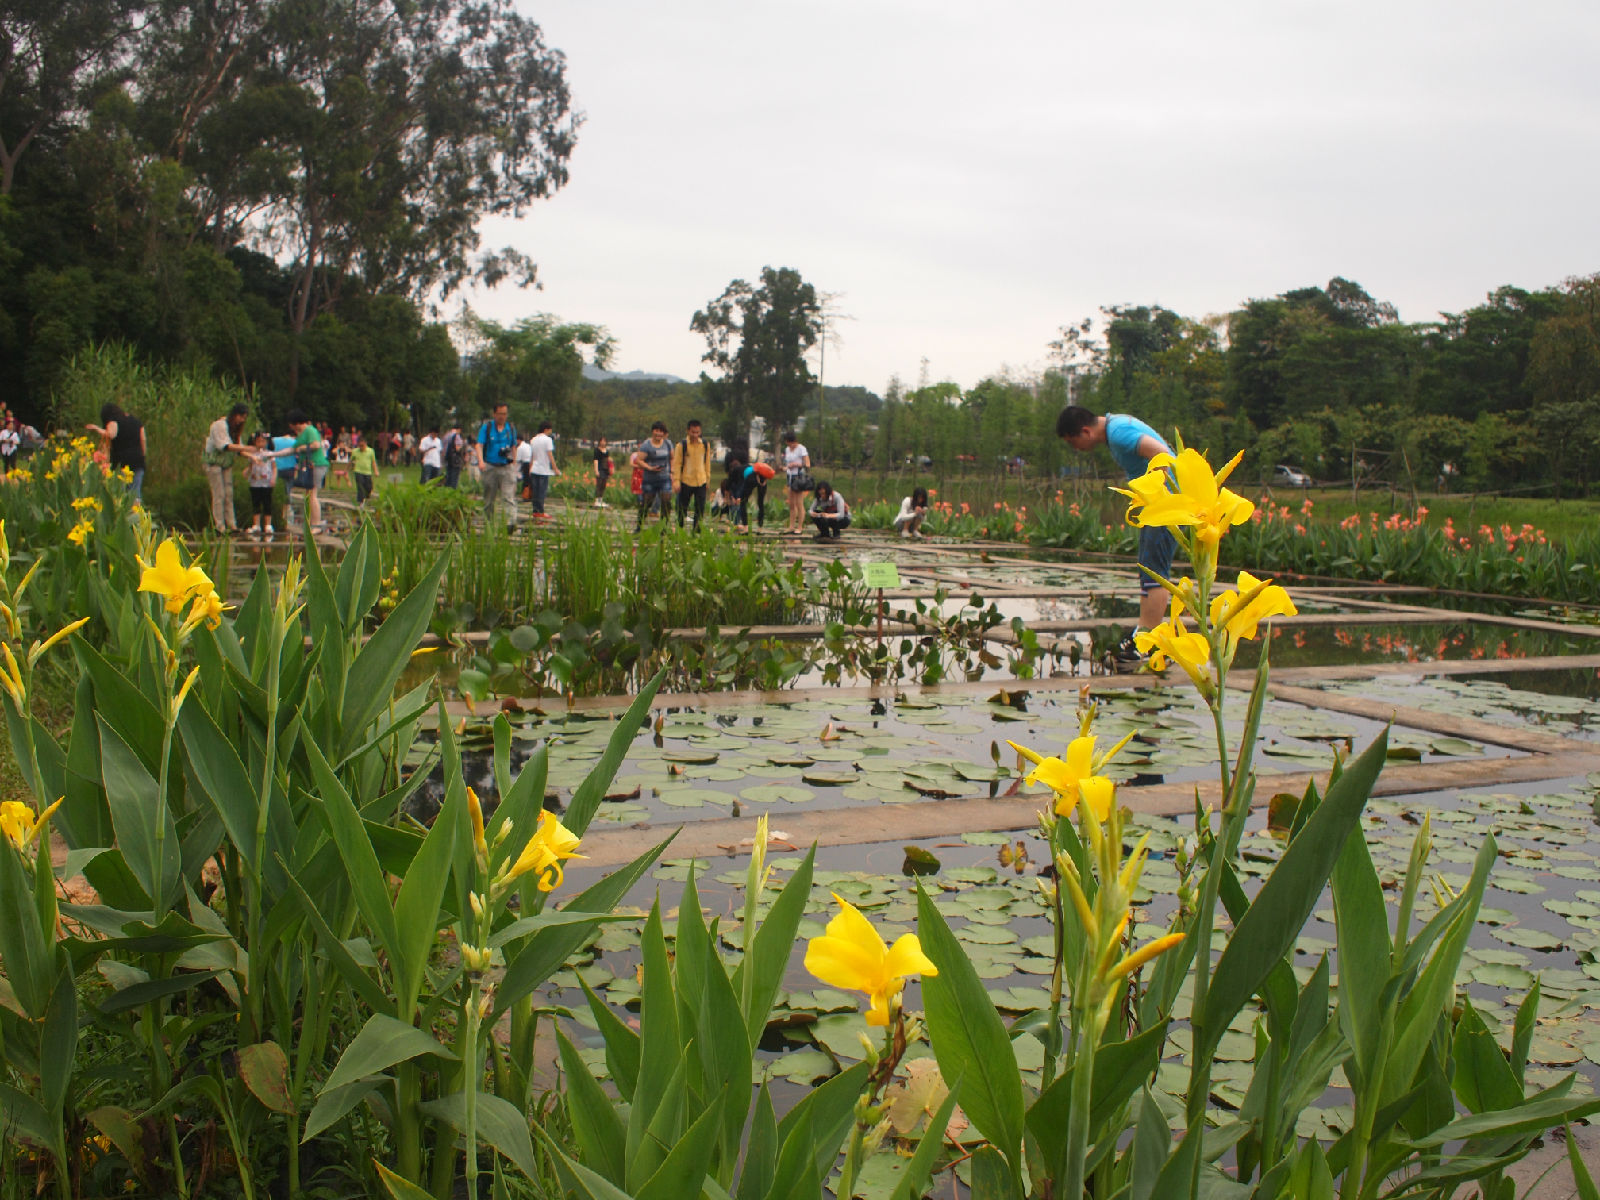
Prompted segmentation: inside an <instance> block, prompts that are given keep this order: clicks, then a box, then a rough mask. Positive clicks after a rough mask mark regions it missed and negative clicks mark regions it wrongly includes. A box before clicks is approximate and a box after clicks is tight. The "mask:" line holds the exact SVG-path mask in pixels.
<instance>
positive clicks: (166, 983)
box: [99, 971, 222, 1017]
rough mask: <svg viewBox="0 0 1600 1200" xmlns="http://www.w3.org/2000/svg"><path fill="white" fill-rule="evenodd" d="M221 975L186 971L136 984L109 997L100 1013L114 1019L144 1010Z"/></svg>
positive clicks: (219, 972) (103, 1003)
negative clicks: (154, 1001)
mask: <svg viewBox="0 0 1600 1200" xmlns="http://www.w3.org/2000/svg"><path fill="white" fill-rule="evenodd" d="M220 974H222V972H221V971H185V972H184V973H183V974H181V975H172V976H169V977H167V978H166V979H151V980H148V981H147V982H145V983H136V984H133V985H132V986H131V987H125V988H123V989H122V990H121V991H117V992H113V993H112V994H111V995H110V996H108V997H107V998H106V999H105V1000H104V1001H102V1002H101V1004H100V1006H99V1007H100V1013H101V1015H102V1016H107V1017H112V1016H115V1015H116V1014H117V1013H122V1012H128V1011H129V1010H131V1009H135V1008H142V1007H143V1006H144V1005H146V1004H149V1003H150V1002H151V1001H152V1000H160V999H162V998H163V997H165V996H176V995H178V994H179V993H180V992H187V991H188V990H189V989H190V988H195V987H199V986H200V985H201V984H202V983H206V982H208V981H210V980H212V979H215V978H216V977H217V976H218V975H220Z"/></svg>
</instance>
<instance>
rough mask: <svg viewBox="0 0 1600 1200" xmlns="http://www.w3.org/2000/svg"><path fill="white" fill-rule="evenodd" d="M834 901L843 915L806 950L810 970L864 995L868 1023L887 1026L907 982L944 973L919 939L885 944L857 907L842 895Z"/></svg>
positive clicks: (830, 983) (911, 937)
mask: <svg viewBox="0 0 1600 1200" xmlns="http://www.w3.org/2000/svg"><path fill="white" fill-rule="evenodd" d="M833 898H834V899H835V900H837V901H838V902H839V915H838V916H836V917H834V918H833V920H831V921H829V922H828V928H827V930H826V931H825V932H824V933H823V934H822V936H821V937H815V938H812V939H811V944H810V945H808V946H807V947H806V970H808V971H810V972H811V973H812V974H813V975H815V976H816V977H817V978H818V979H820V980H822V982H823V983H825V984H827V985H828V986H829V987H836V988H844V989H845V990H847V991H851V992H865V993H866V994H867V997H868V999H869V1004H868V1007H867V1024H868V1025H887V1024H888V1023H889V1006H890V1003H891V1002H892V1001H897V1000H898V998H899V995H900V990H901V989H902V988H903V987H905V981H906V980H907V979H909V978H910V977H911V976H913V975H937V974H938V973H939V968H937V967H935V966H934V965H933V963H931V962H929V961H928V957H927V955H925V954H923V953H922V943H921V942H920V941H918V940H917V935H916V934H914V933H907V934H904V935H902V936H901V937H899V938H897V939H896V940H895V943H894V945H893V946H888V945H885V944H884V940H883V938H881V937H880V936H879V935H878V931H877V930H876V929H874V928H873V927H872V922H871V921H869V920H867V919H866V918H865V917H864V916H862V915H861V913H860V911H859V910H858V909H856V908H855V906H854V905H852V904H851V903H850V902H849V901H848V900H845V899H844V898H843V897H842V896H840V895H838V894H837V893H835V894H834V897H833Z"/></svg>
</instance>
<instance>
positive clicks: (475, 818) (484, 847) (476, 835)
mask: <svg viewBox="0 0 1600 1200" xmlns="http://www.w3.org/2000/svg"><path fill="white" fill-rule="evenodd" d="M467 813H468V815H469V816H470V817H471V818H472V852H473V855H474V856H475V857H476V858H477V860H478V868H479V870H484V871H487V870H488V869H489V843H488V842H486V841H485V840H484V838H483V804H482V802H481V801H480V800H479V799H478V793H477V792H475V791H473V790H472V789H471V788H470V787H469V788H468V789H467Z"/></svg>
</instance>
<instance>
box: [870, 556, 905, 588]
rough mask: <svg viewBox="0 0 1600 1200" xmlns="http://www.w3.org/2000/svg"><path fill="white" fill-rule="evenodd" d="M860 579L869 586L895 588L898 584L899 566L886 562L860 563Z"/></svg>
mask: <svg viewBox="0 0 1600 1200" xmlns="http://www.w3.org/2000/svg"><path fill="white" fill-rule="evenodd" d="M861 581H862V582H863V583H865V584H866V585H867V586H868V587H869V588H896V587H899V586H900V568H899V567H897V566H895V565H894V564H893V563H886V562H869V563H862V564H861Z"/></svg>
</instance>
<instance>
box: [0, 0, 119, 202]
mask: <svg viewBox="0 0 1600 1200" xmlns="http://www.w3.org/2000/svg"><path fill="white" fill-rule="evenodd" d="M144 7H145V4H144V3H143V2H142V0H23V2H22V3H8V4H6V5H5V6H4V8H3V9H0V195H5V196H9V195H10V194H11V189H12V185H13V183H14V182H15V180H16V173H17V163H18V161H19V160H20V159H21V158H22V156H23V154H24V153H26V152H27V150H28V149H29V148H30V147H31V146H32V145H33V144H34V143H35V141H37V139H38V138H39V137H40V136H41V135H47V134H49V133H50V132H52V131H53V130H55V129H56V128H57V127H58V126H60V125H62V124H63V123H64V122H65V121H66V120H67V119H68V118H69V117H70V116H72V115H73V114H75V113H78V112H81V111H82V110H83V109H84V108H85V107H86V106H87V103H88V101H89V98H90V96H91V94H92V92H93V90H94V88H95V87H97V86H100V85H102V84H103V83H104V82H105V81H106V78H107V77H108V76H110V75H111V74H112V73H113V71H115V70H116V69H117V67H118V61H119V59H120V58H121V57H122V52H123V49H124V47H125V46H126V44H127V42H128V39H129V37H130V36H131V34H132V32H133V28H134V19H135V16H136V15H137V13H138V12H139V11H140V10H141V9H143V8H144Z"/></svg>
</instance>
